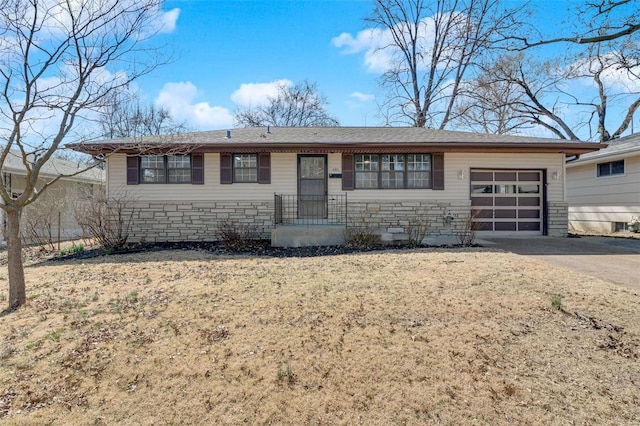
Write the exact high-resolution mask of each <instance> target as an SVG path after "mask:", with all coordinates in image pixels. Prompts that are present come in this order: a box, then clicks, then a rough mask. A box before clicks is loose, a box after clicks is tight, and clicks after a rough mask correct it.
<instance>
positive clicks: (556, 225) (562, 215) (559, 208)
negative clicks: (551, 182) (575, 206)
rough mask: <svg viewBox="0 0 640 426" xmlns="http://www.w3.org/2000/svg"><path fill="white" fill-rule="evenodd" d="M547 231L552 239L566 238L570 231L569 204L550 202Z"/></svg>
mask: <svg viewBox="0 0 640 426" xmlns="http://www.w3.org/2000/svg"><path fill="white" fill-rule="evenodd" d="M548 206H549V211H548V216H547V231H548V235H549V236H550V237H566V236H567V234H568V230H569V204H568V203H566V202H564V201H549V204H548Z"/></svg>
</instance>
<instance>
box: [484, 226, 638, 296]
mask: <svg viewBox="0 0 640 426" xmlns="http://www.w3.org/2000/svg"><path fill="white" fill-rule="evenodd" d="M482 240H483V241H484V242H488V244H486V246H487V247H495V248H499V249H502V250H505V251H510V252H513V253H516V254H521V255H524V256H530V257H533V258H535V259H539V260H543V261H545V262H548V263H550V264H552V265H556V266H561V267H564V268H567V269H573V270H575V271H578V272H582V273H585V274H587V275H591V276H595V277H598V278H602V279H605V280H608V281H611V282H614V283H616V284H621V285H624V286H626V287H629V288H631V289H633V290H634V291H636V292H638V293H640V239H633V238H613V237H579V238H553V237H530V238H492V237H490V238H482Z"/></svg>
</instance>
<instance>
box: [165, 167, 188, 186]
mask: <svg viewBox="0 0 640 426" xmlns="http://www.w3.org/2000/svg"><path fill="white" fill-rule="evenodd" d="M189 182H191V169H169V183H189Z"/></svg>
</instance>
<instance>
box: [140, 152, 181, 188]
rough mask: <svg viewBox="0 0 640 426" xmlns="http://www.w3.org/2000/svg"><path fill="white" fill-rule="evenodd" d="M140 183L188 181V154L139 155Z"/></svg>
mask: <svg viewBox="0 0 640 426" xmlns="http://www.w3.org/2000/svg"><path fill="white" fill-rule="evenodd" d="M140 181H141V182H142V183H190V182H191V157H190V156H189V155H143V156H141V157H140Z"/></svg>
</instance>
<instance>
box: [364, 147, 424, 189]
mask: <svg viewBox="0 0 640 426" xmlns="http://www.w3.org/2000/svg"><path fill="white" fill-rule="evenodd" d="M354 157H355V158H354V160H355V177H356V185H355V187H356V188H357V189H367V188H376V189H378V188H379V189H401V188H431V155H430V154H356V155H355V156H354Z"/></svg>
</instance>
